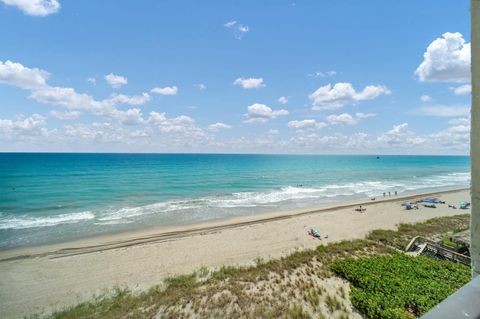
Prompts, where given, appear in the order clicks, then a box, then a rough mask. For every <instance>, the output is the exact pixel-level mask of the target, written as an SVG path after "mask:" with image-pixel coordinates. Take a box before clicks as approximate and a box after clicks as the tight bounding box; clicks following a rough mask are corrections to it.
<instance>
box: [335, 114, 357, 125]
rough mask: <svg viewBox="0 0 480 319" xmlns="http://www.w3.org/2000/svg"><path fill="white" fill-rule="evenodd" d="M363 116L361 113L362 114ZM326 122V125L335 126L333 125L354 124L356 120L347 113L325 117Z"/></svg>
mask: <svg viewBox="0 0 480 319" xmlns="http://www.w3.org/2000/svg"><path fill="white" fill-rule="evenodd" d="M362 114H363V113H362ZM327 121H328V123H330V124H332V125H335V124H356V123H357V119H355V118H354V117H353V116H351V115H350V114H348V113H342V114H339V115H335V114H332V115H329V116H327Z"/></svg>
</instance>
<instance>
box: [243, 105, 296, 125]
mask: <svg viewBox="0 0 480 319" xmlns="http://www.w3.org/2000/svg"><path fill="white" fill-rule="evenodd" d="M247 109H248V113H247V114H245V116H246V117H247V118H248V119H247V121H246V122H248V123H251V122H261V123H263V122H267V121H268V120H270V119H274V118H276V117H278V116H282V115H288V111H287V110H284V109H280V110H276V111H274V110H272V109H271V108H270V107H268V106H266V105H265V104H260V103H255V104H252V105H249V106H248V107H247Z"/></svg>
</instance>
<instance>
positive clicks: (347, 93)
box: [309, 82, 390, 110]
mask: <svg viewBox="0 0 480 319" xmlns="http://www.w3.org/2000/svg"><path fill="white" fill-rule="evenodd" d="M382 94H390V90H389V89H388V88H387V87H386V86H383V85H368V86H366V87H365V88H364V89H363V90H361V91H356V90H355V89H354V88H353V86H352V84H350V83H342V82H340V83H337V84H335V85H333V86H332V85H331V84H327V85H324V86H321V87H319V88H318V89H317V90H316V91H315V92H313V93H312V94H310V95H309V98H310V100H311V101H312V109H313V110H334V109H338V108H341V107H342V106H344V105H345V104H347V103H352V102H357V101H364V100H372V99H374V98H376V97H378V96H380V95H382Z"/></svg>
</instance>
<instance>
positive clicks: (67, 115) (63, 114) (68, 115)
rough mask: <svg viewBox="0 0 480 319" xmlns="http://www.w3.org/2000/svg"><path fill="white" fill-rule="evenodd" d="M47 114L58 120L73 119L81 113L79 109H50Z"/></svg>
mask: <svg viewBox="0 0 480 319" xmlns="http://www.w3.org/2000/svg"><path fill="white" fill-rule="evenodd" d="M49 114H50V115H51V116H53V117H55V118H57V119H59V120H75V119H78V118H79V117H80V115H81V114H82V113H81V112H79V111H50V112H49Z"/></svg>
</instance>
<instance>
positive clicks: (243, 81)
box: [233, 78, 265, 89]
mask: <svg viewBox="0 0 480 319" xmlns="http://www.w3.org/2000/svg"><path fill="white" fill-rule="evenodd" d="M233 85H238V86H241V87H242V88H244V89H259V88H261V87H264V86H265V83H263V78H238V79H236V80H235V81H233Z"/></svg>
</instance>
